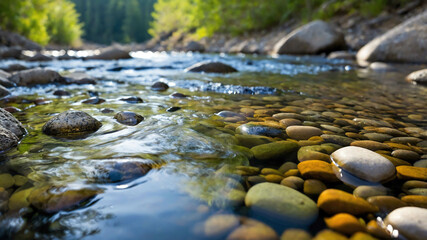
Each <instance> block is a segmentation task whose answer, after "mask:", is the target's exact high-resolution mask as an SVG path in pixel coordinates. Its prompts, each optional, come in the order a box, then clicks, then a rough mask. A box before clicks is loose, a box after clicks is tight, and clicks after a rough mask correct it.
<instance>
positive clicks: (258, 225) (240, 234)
mask: <svg viewBox="0 0 427 240" xmlns="http://www.w3.org/2000/svg"><path fill="white" fill-rule="evenodd" d="M226 239H227V240H255V239H257V240H279V236H277V233H276V232H275V231H274V230H273V229H272V228H271V227H269V226H268V225H266V224H264V223H262V222H259V221H256V220H252V219H247V220H245V221H244V222H243V224H242V225H241V226H239V227H238V228H237V229H236V230H234V231H233V232H232V233H230V235H228V237H227V238H226Z"/></svg>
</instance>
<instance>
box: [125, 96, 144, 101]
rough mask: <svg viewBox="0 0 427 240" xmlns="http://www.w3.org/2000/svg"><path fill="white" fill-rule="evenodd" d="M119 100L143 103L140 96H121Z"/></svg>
mask: <svg viewBox="0 0 427 240" xmlns="http://www.w3.org/2000/svg"><path fill="white" fill-rule="evenodd" d="M119 100H120V101H123V102H127V103H143V102H144V101H143V100H142V98H140V97H135V96H131V97H122V98H120V99H119Z"/></svg>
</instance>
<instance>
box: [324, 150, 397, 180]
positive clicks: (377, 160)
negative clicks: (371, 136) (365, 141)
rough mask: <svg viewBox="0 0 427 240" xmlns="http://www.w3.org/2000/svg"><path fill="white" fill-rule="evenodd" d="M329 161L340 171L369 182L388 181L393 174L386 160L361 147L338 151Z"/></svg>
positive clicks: (391, 167) (391, 165)
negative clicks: (342, 170) (339, 168)
mask: <svg viewBox="0 0 427 240" xmlns="http://www.w3.org/2000/svg"><path fill="white" fill-rule="evenodd" d="M331 159H332V160H333V161H334V162H335V163H336V164H337V165H338V166H339V167H341V168H342V169H344V170H346V171H348V172H350V173H351V174H353V175H355V176H356V177H359V178H361V179H363V180H366V181H370V182H381V181H384V180H387V179H390V178H391V177H392V176H393V175H394V173H395V167H394V165H393V164H392V163H391V162H390V161H389V160H388V159H387V158H385V157H383V156H381V155H379V154H377V153H375V152H373V151H371V150H368V149H365V148H361V147H355V146H349V147H344V148H341V149H338V150H337V151H335V152H333V153H332V154H331Z"/></svg>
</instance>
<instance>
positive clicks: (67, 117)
mask: <svg viewBox="0 0 427 240" xmlns="http://www.w3.org/2000/svg"><path fill="white" fill-rule="evenodd" d="M101 126H102V123H101V122H100V121H98V120H96V119H95V118H93V117H92V116H90V115H89V114H87V113H85V112H81V111H71V110H70V111H66V112H63V113H60V114H59V115H56V116H54V117H53V118H51V119H50V120H49V121H48V122H47V123H46V124H45V125H44V126H43V132H44V133H45V134H47V135H54V136H67V135H71V134H74V135H76V134H77V135H81V134H86V133H91V132H95V131H96V130H98V129H99V128H100V127H101Z"/></svg>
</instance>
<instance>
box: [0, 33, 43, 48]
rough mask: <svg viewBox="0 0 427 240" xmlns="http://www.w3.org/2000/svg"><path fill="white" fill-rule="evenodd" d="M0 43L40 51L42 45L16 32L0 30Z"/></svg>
mask: <svg viewBox="0 0 427 240" xmlns="http://www.w3.org/2000/svg"><path fill="white" fill-rule="evenodd" d="M0 45H5V46H20V47H22V48H23V49H25V50H34V51H40V50H41V49H42V47H41V46H40V45H39V44H37V43H35V42H33V41H31V40H29V39H27V38H25V37H24V36H21V35H19V34H17V33H13V32H8V31H4V30H0Z"/></svg>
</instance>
